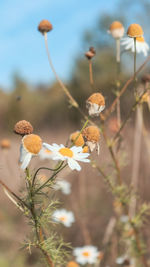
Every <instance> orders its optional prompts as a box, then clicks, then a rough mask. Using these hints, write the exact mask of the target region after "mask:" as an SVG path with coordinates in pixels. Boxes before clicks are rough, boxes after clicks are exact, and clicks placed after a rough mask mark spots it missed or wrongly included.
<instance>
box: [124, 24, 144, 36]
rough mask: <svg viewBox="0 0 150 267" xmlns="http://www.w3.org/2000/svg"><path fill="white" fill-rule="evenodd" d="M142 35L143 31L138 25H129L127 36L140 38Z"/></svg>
mask: <svg viewBox="0 0 150 267" xmlns="http://www.w3.org/2000/svg"><path fill="white" fill-rule="evenodd" d="M143 34H144V33H143V29H142V27H141V26H140V25H139V24H131V25H130V26H129V28H128V31H127V35H128V36H129V37H132V38H134V37H141V36H143Z"/></svg>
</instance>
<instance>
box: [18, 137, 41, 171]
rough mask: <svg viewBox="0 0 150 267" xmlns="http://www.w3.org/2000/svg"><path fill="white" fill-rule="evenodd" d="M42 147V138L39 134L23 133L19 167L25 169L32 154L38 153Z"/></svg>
mask: <svg viewBox="0 0 150 267" xmlns="http://www.w3.org/2000/svg"><path fill="white" fill-rule="evenodd" d="M41 148H42V140H41V138H40V136H38V135H36V134H29V135H25V136H24V137H23V139H22V144H21V147H20V159H19V161H20V162H21V163H22V165H21V169H23V170H24V169H26V168H27V166H28V165H29V163H30V160H31V158H32V156H36V155H38V154H39V152H40V150H41Z"/></svg>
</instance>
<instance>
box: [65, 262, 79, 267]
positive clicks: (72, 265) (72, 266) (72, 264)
mask: <svg viewBox="0 0 150 267" xmlns="http://www.w3.org/2000/svg"><path fill="white" fill-rule="evenodd" d="M66 267H79V265H78V264H77V263H76V262H75V261H69V262H68V264H67V266H66Z"/></svg>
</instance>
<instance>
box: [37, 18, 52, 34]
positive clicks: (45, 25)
mask: <svg viewBox="0 0 150 267" xmlns="http://www.w3.org/2000/svg"><path fill="white" fill-rule="evenodd" d="M52 29H53V26H52V24H51V23H50V22H49V21H48V20H46V19H43V20H42V21H41V22H40V23H39V25H38V30H39V31H40V32H41V33H42V34H44V33H46V32H49V31H51V30H52Z"/></svg>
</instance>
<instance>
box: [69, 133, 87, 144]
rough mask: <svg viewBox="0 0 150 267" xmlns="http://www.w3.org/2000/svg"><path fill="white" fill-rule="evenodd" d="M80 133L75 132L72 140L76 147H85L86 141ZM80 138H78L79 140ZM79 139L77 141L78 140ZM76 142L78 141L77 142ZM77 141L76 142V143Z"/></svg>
mask: <svg viewBox="0 0 150 267" xmlns="http://www.w3.org/2000/svg"><path fill="white" fill-rule="evenodd" d="M78 135H79V132H78V131H77V132H74V133H72V134H71V135H70V140H71V141H72V142H73V143H74V145H76V146H83V145H84V139H83V136H82V134H80V135H79V136H78ZM77 136H78V138H77ZM76 138H77V140H76ZM75 140H76V141H75ZM74 141H75V142H74Z"/></svg>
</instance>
